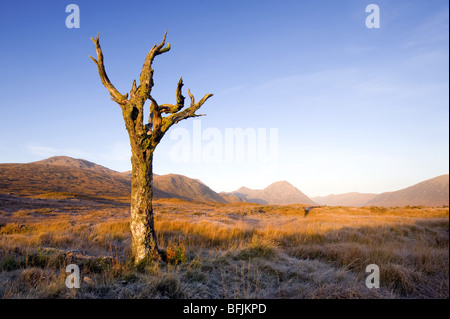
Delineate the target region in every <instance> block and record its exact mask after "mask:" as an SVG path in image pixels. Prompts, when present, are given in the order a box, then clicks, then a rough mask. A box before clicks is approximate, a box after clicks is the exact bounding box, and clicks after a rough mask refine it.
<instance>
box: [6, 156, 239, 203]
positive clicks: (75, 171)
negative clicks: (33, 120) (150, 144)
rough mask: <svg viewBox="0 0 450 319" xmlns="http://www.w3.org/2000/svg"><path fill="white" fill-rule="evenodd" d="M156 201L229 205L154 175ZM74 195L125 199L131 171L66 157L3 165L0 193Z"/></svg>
mask: <svg viewBox="0 0 450 319" xmlns="http://www.w3.org/2000/svg"><path fill="white" fill-rule="evenodd" d="M153 186H154V187H153V196H154V198H156V199H157V198H180V199H187V200H197V201H204V202H206V201H212V202H219V203H227V202H229V201H233V202H234V201H240V199H239V198H237V199H236V200H234V198H233V196H222V195H219V194H218V193H216V192H214V191H213V190H212V189H211V188H209V187H208V186H206V185H205V184H203V183H202V182H201V181H199V180H196V179H191V178H189V177H186V176H182V175H175V174H168V175H157V174H153ZM55 192H56V193H71V194H78V195H83V196H90V197H100V198H116V199H125V198H128V197H129V196H130V193H131V171H129V172H123V173H119V172H116V171H113V170H111V169H109V168H106V167H104V166H101V165H98V164H95V163H92V162H89V161H86V160H83V159H75V158H71V157H67V156H55V157H51V158H48V159H45V160H42V161H37V162H32V163H25V164H0V193H13V194H15V195H25V196H34V195H42V194H47V193H55Z"/></svg>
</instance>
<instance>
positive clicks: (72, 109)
mask: <svg viewBox="0 0 450 319" xmlns="http://www.w3.org/2000/svg"><path fill="white" fill-rule="evenodd" d="M70 3H75V4H77V5H78V6H79V8H80V28H79V29H68V28H67V27H66V25H65V19H66V17H67V15H68V14H69V13H66V12H65V8H66V6H67V5H68V4H70ZM370 3H375V4H377V5H378V6H379V8H380V28H379V29H368V28H367V27H366V25H365V20H366V17H367V16H368V15H369V13H366V12H365V8H366V6H367V5H368V4H370ZM448 10H449V8H448V1H440V0H433V1H425V0H421V1H411V0H404V1H403V0H401V1H400V0H395V1H394V0H390V1H375V0H373V1H361V0H359V1H356V0H355V1H218V0H212V1H206V0H203V1H200V0H197V1H108V2H106V1H72V2H68V1H39V2H37V1H2V2H1V4H0V40H1V46H0V70H1V77H0V96H1V97H2V99H1V102H0V108H1V117H0V136H1V137H0V162H2V163H10V162H31V161H36V160H41V159H43V158H46V157H50V156H54V155H67V156H72V157H76V158H84V159H87V160H90V161H93V162H96V163H99V164H101V165H104V166H107V167H109V168H112V169H115V170H118V171H126V170H130V169H131V163H130V154H131V153H130V150H129V141H128V135H127V133H126V131H125V126H124V124H123V120H122V116H121V111H120V108H119V107H118V106H117V105H115V103H114V102H112V101H111V100H110V98H109V94H108V92H107V91H106V89H105V88H104V87H103V86H102V85H101V82H100V79H99V77H98V74H97V70H96V66H95V65H94V64H93V63H92V61H91V60H90V59H89V57H88V55H95V48H94V45H93V43H92V42H91V41H90V39H89V38H90V37H92V36H95V35H96V34H97V32H99V33H100V41H101V44H102V48H103V52H104V56H105V65H106V69H107V72H108V75H109V78H110V79H111V81H112V82H113V83H114V84H115V86H116V87H117V88H118V89H119V91H121V92H122V93H125V92H127V91H129V90H130V88H131V84H132V81H133V79H137V78H138V77H139V73H140V70H141V67H142V64H143V61H144V59H145V55H146V53H147V52H148V51H149V50H150V48H151V47H152V46H153V45H154V44H155V43H156V42H158V43H159V42H160V41H161V40H162V36H163V34H164V32H165V30H167V32H168V36H167V41H168V42H170V43H171V45H172V49H171V51H170V52H168V53H166V54H163V55H161V56H158V57H157V59H156V60H155V62H154V65H153V67H154V69H155V77H154V80H155V87H154V88H153V92H152V93H153V94H152V95H153V96H154V97H155V98H156V99H157V100H158V101H159V102H160V103H173V102H174V100H175V88H176V84H177V81H178V79H179V77H180V76H183V79H184V83H185V87H184V89H185V92H184V93H185V95H187V89H188V88H190V89H191V91H192V92H193V93H194V95H195V96H196V98H197V99H200V98H201V97H202V96H203V95H204V94H206V93H214V97H213V98H211V99H210V100H208V101H207V103H206V104H205V105H204V106H203V107H202V109H201V113H206V114H207V116H205V117H202V118H200V119H201V126H202V128H203V129H206V128H215V129H218V130H220V131H221V132H225V129H226V128H243V129H246V128H250V129H255V130H257V129H258V128H266V129H269V128H277V129H278V148H277V150H278V152H277V153H278V160H277V162H276V165H272V166H268V165H267V164H264V163H256V164H255V163H249V162H244V163H239V162H237V161H234V162H231V163H224V162H222V163H220V162H219V163H205V162H200V163H197V162H194V161H189V162H187V163H174V162H173V161H172V160H171V158H170V156H169V154H170V151H171V149H172V148H173V146H174V145H175V144H176V143H177V141H176V140H173V139H171V138H170V133H171V132H170V131H169V132H168V134H167V135H166V137H165V138H164V140H163V142H162V143H161V144H160V145H159V146H158V149H157V150H156V153H155V159H154V170H155V172H156V173H158V174H167V173H178V174H183V175H186V176H189V177H193V178H198V179H200V180H202V181H203V182H204V183H206V184H207V185H209V186H210V187H211V188H213V189H214V190H215V191H232V190H235V189H237V188H239V187H240V186H243V185H245V186H248V187H251V188H264V187H265V186H267V185H269V184H270V183H272V182H275V181H278V180H287V181H289V182H291V183H292V184H293V185H295V186H296V187H297V188H299V189H300V190H302V191H303V192H304V193H305V194H307V195H309V196H316V195H327V194H330V193H334V194H337V193H345V192H351V191H358V192H373V193H379V192H383V191H393V190H397V189H400V188H403V187H407V186H410V185H412V184H415V183H417V182H420V181H422V180H425V179H428V178H432V177H435V176H438V175H441V174H448V171H449V147H448V145H449V140H448V135H449V114H448V112H449V108H448V104H449V82H448V76H449V74H448V73H449V65H448V59H449V49H448V46H449V29H448V26H449V17H448ZM193 126H194V122H193V121H192V120H191V119H189V120H186V121H184V122H181V123H180V124H179V125H178V126H177V127H180V128H185V129H187V130H188V131H189V132H193ZM174 129H175V127H173V128H172V129H171V130H174Z"/></svg>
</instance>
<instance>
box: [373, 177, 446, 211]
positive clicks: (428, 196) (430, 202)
mask: <svg viewBox="0 0 450 319" xmlns="http://www.w3.org/2000/svg"><path fill="white" fill-rule="evenodd" d="M448 204H449V175H448V174H446V175H441V176H438V177H435V178H432V179H428V180H426V181H423V182H421V183H418V184H415V185H413V186H410V187H407V188H404V189H401V190H398V191H395V192H387V193H382V194H380V195H378V196H376V197H375V198H373V199H372V200H370V201H369V202H367V204H366V206H388V207H389V206H406V205H425V206H442V205H448Z"/></svg>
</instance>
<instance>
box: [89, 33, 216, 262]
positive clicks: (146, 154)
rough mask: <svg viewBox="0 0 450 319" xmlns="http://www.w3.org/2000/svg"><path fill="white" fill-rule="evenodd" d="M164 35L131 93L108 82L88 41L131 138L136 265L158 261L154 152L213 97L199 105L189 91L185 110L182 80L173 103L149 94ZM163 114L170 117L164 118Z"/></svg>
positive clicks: (100, 54) (98, 49)
mask: <svg viewBox="0 0 450 319" xmlns="http://www.w3.org/2000/svg"><path fill="white" fill-rule="evenodd" d="M166 35H167V33H166V34H164V39H163V41H162V42H161V43H160V44H159V45H157V44H155V45H154V46H153V47H152V49H151V50H150V51H149V53H148V54H147V56H146V58H145V62H144V65H143V67H142V71H141V74H140V77H139V82H140V83H139V85H136V80H134V81H133V85H132V87H131V91H130V94H129V95H128V93H126V94H124V95H123V94H121V93H120V92H119V91H118V90H117V89H116V88H115V87H114V85H113V84H112V83H111V81H110V80H109V78H108V75H107V74H106V70H105V65H104V64H103V52H102V49H101V47H100V40H99V36H98V34H97V37H96V38H95V39H94V38H91V39H92V41H93V42H94V44H95V47H96V53H97V59H95V58H93V57H91V56H90V58H91V59H92V61H94V63H95V64H96V65H97V68H98V73H99V75H100V79H101V81H102V83H103V85H104V86H105V87H106V89H107V90H108V91H109V93H110V95H111V99H112V100H113V101H114V102H116V103H117V104H119V106H120V107H121V109H122V115H123V119H124V122H125V127H126V129H127V131H128V135H129V137H130V145H131V153H132V156H131V164H132V177H131V221H130V227H131V234H132V253H133V257H134V261H135V263H139V262H140V261H142V260H144V259H145V258H146V257H147V256H150V257H152V258H159V249H158V242H157V237H156V232H155V224H154V218H153V208H152V197H153V189H152V187H153V185H152V182H153V166H152V165H153V152H154V150H155V148H156V146H157V145H158V144H159V142H160V141H161V139H162V138H163V136H164V134H165V133H166V132H167V131H168V130H169V128H170V127H171V126H172V125H174V124H176V123H178V122H180V121H182V120H184V119H187V118H191V117H197V116H202V115H203V114H196V113H195V112H196V111H197V110H198V109H199V108H200V107H201V106H202V105H203V104H204V103H205V102H206V100H208V99H209V98H210V97H211V96H213V95H212V94H206V95H205V96H204V97H203V98H202V99H201V100H200V101H199V102H197V103H196V102H195V98H194V96H193V95H192V94H191V92H190V91H189V90H188V94H189V97H190V99H191V105H190V106H189V107H188V108H186V109H184V110H182V109H183V107H184V100H185V98H184V96H183V95H182V93H181V88H182V87H183V80H182V79H180V80H179V81H178V85H177V89H176V104H175V105H172V104H161V105H158V103H157V102H156V101H155V100H154V99H153V97H152V96H151V95H150V93H151V90H152V88H153V85H154V83H153V69H152V63H153V59H154V58H155V57H156V56H158V55H160V54H163V53H165V52H168V51H169V50H170V44H167V46H166V47H165V41H166ZM146 100H150V101H151V103H150V109H149V119H148V123H146V124H144V114H143V113H144V104H145V101H146ZM162 114H170V115H168V116H165V117H163V116H162Z"/></svg>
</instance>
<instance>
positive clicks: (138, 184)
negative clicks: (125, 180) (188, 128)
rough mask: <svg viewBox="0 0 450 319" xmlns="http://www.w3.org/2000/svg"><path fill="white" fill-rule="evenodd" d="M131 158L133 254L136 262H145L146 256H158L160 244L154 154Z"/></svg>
mask: <svg viewBox="0 0 450 319" xmlns="http://www.w3.org/2000/svg"><path fill="white" fill-rule="evenodd" d="M138 152H139V150H138ZM135 153H136V151H134V152H133V155H132V157H131V161H132V167H133V169H132V177H131V220H130V227H131V234H132V253H133V256H134V258H135V259H136V261H140V260H143V259H144V258H145V256H147V255H151V256H157V254H158V242H157V237H156V232H155V226H154V218H153V207H152V197H153V189H152V186H153V183H152V180H153V172H152V164H153V163H152V162H153V152H152V151H148V153H149V154H148V155H147V156H148V157H147V158H143V157H142V156H136V155H135Z"/></svg>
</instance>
